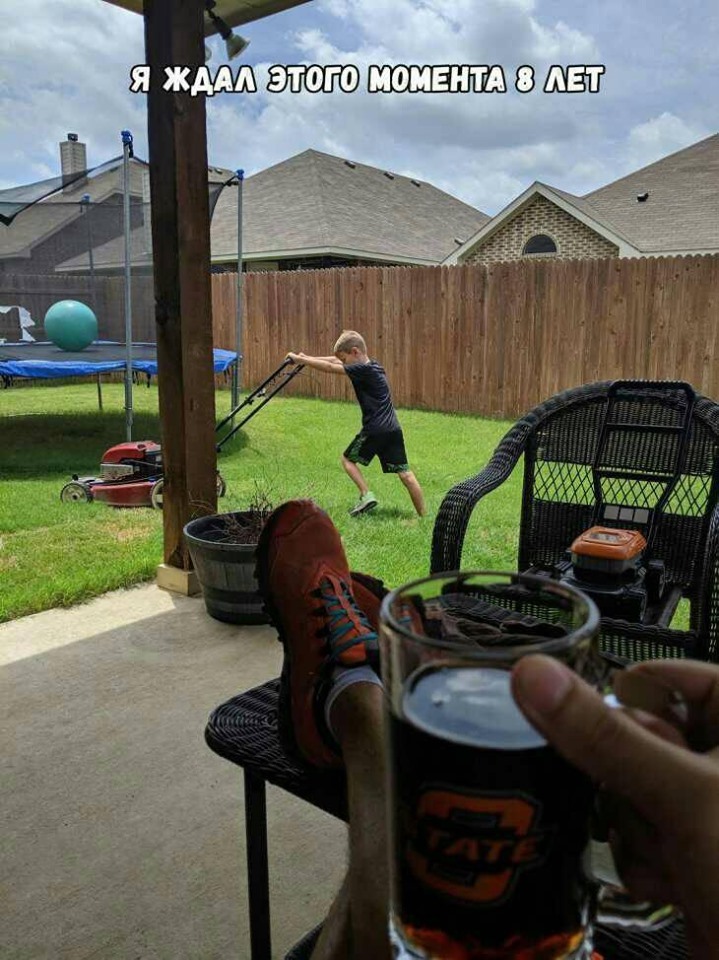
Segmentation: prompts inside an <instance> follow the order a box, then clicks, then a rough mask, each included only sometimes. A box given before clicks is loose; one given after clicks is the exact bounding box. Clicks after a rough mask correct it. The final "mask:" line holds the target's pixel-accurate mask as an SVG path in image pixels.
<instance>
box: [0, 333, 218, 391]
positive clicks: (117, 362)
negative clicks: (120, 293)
mask: <svg viewBox="0 0 719 960" xmlns="http://www.w3.org/2000/svg"><path fill="white" fill-rule="evenodd" d="M212 353H213V365H214V369H215V373H224V372H225V371H226V370H228V369H229V367H231V366H232V364H233V363H236V362H237V354H236V353H235V351H234V350H219V349H217V348H215V349H214V350H213V351H212ZM125 358H126V351H125V344H124V343H117V342H115V341H112V340H97V341H95V343H92V344H90V346H89V347H86V348H85V349H84V350H80V351H78V352H77V353H73V352H68V351H66V350H61V349H60V348H59V347H56V346H55V344H54V343H49V342H40V343H38V342H37V341H35V342H32V343H26V342H19V343H2V344H0V377H2V378H3V381H5V385H6V386H10V385H11V383H8V382H7V381H12V380H13V379H14V378H16V377H27V378H29V379H33V380H54V379H60V378H66V377H94V376H96V375H97V374H99V373H114V372H116V371H124V370H125V363H126V359H125ZM132 369H133V371H135V372H137V373H145V374H147V376H148V377H152V376H155V375H156V374H157V345H156V344H154V343H133V344H132Z"/></svg>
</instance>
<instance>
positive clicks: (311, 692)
mask: <svg viewBox="0 0 719 960" xmlns="http://www.w3.org/2000/svg"><path fill="white" fill-rule="evenodd" d="M257 581H258V584H259V588H260V592H261V594H262V596H263V599H264V601H265V605H266V607H267V612H268V613H269V615H270V617H271V618H272V622H273V623H274V625H275V627H276V628H277V632H278V633H279V636H280V640H281V641H282V645H283V648H284V662H283V666H282V678H281V681H280V701H279V718H278V719H279V731H280V737H281V739H282V741H283V744H284V746H285V749H287V750H288V752H292V753H294V754H299V755H300V756H301V757H302V758H303V759H305V760H307V761H309V762H310V763H312V764H314V765H315V766H318V767H338V766H341V765H342V757H341V754H340V751H339V748H338V745H337V743H336V742H335V740H334V738H333V736H332V734H331V733H330V731H329V730H328V728H327V724H326V722H325V716H324V705H325V700H326V698H327V693H328V691H329V689H330V687H331V686H332V673H333V671H334V669H335V667H338V666H342V667H358V666H362V665H364V664H370V665H371V666H373V667H374V669H376V670H378V669H379V662H378V643H377V634H376V632H375V631H374V630H373V629H372V628H371V626H370V623H369V621H368V619H367V617H366V616H365V614H364V613H363V612H362V611H361V610H360V608H359V607H358V606H357V602H356V600H355V598H354V597H353V595H352V592H351V589H350V571H349V567H348V565H347V558H346V556H345V552H344V549H343V547H342V541H341V540H340V535H339V533H338V532H337V529H336V528H335V526H334V524H333V523H332V521H331V520H330V518H329V517H328V516H327V514H326V513H325V512H324V510H321V509H320V508H319V507H318V506H317V505H316V504H315V503H313V502H312V501H311V500H290V501H289V502H288V503H285V504H282V506H280V507H278V508H277V509H276V510H275V511H274V513H272V514H271V516H270V517H269V519H268V521H267V523H266V524H265V527H264V529H263V531H262V534H261V536H260V540H259V543H258V546H257Z"/></svg>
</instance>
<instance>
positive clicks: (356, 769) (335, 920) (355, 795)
mask: <svg viewBox="0 0 719 960" xmlns="http://www.w3.org/2000/svg"><path fill="white" fill-rule="evenodd" d="M382 698H383V693H382V689H381V688H380V687H379V686H377V685H375V684H371V683H354V684H352V685H351V686H349V687H347V689H346V690H345V691H344V692H343V693H341V694H340V695H339V696H338V697H337V701H336V702H335V704H334V706H333V707H332V727H333V729H334V732H335V735H336V737H337V739H338V741H339V743H340V746H341V747H342V755H343V757H344V761H345V769H346V771H347V794H348V803H349V815H350V826H349V845H350V865H349V873H348V876H347V880H346V881H345V884H344V885H343V889H344V886H345V885H346V886H347V887H348V892H349V902H347V900H346V898H345V899H344V900H343V891H342V890H340V893H339V895H338V897H337V899H336V900H335V902H334V903H333V905H332V909H331V910H330V914H329V916H328V918H327V924H328V926H327V930H326V931H325V930H324V929H323V935H322V937H321V938H320V941H319V942H318V944H317V947H316V948H315V951H314V952H313V954H312V958H313V960H320V958H321V960H325V958H327V960H329V958H331V960H340V958H342V957H346V956H348V955H351V956H352V957H354V958H355V960H362V958H364V957H372V960H389V957H390V948H389V936H388V932H387V925H388V902H389V876H388V874H389V868H388V864H387V824H386V819H385V818H386V809H385V804H386V793H385V763H386V759H385V752H384V733H383V731H384V712H383V711H384V707H383V703H382ZM343 908H345V909H347V910H348V911H349V924H347V915H346V913H344V912H343ZM343 929H344V930H347V929H349V934H350V936H349V941H350V943H351V949H350V953H349V954H348V953H347V952H343V950H346V947H347V946H349V944H347V940H345V941H344V942H342V937H341V933H342V931H343ZM325 933H326V936H327V947H329V946H330V945H331V944H334V945H335V946H336V950H335V952H327V950H325V946H324V945H323V940H324V938H325ZM320 948H322V950H323V952H322V953H320V952H319V951H320Z"/></svg>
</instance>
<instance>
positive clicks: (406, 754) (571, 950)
mask: <svg viewBox="0 0 719 960" xmlns="http://www.w3.org/2000/svg"><path fill="white" fill-rule="evenodd" d="M598 626H599V615H598V612H597V609H596V607H595V606H594V604H593V603H592V601H591V600H589V599H588V598H587V597H585V596H584V595H583V594H581V593H579V592H578V591H577V590H574V589H572V588H571V587H568V586H565V585H564V584H560V583H558V582H556V581H553V580H550V579H549V578H544V577H538V576H530V575H525V574H508V573H484V572H466V573H451V574H439V575H436V576H433V577H428V578H426V579H424V580H418V581H416V582H414V583H410V584H407V585H406V586H403V587H400V588H399V589H397V590H395V591H393V592H392V593H390V594H389V595H388V596H387V597H386V598H385V600H384V602H383V605H382V611H381V655H382V675H383V678H384V681H385V684H386V687H387V693H388V710H389V716H388V731H389V734H388V736H389V745H390V763H389V770H390V772H389V777H390V782H389V818H390V837H391V850H390V858H391V880H392V894H391V897H392V899H391V911H390V916H391V921H390V924H391V930H390V932H391V937H392V941H393V945H394V948H395V951H396V954H397V955H398V956H400V957H422V958H452V960H464V958H466V960H570V958H571V960H585V958H586V960H589V958H590V957H591V954H592V930H591V912H592V897H593V893H592V891H593V884H592V880H591V877H590V876H589V873H588V865H587V864H585V856H586V855H587V851H588V846H589V821H590V813H591V807H592V802H593V788H592V784H591V782H590V781H589V779H588V778H587V777H585V776H584V775H583V774H582V773H581V772H580V771H578V770H577V769H576V768H574V767H573V766H571V765H570V764H569V763H567V762H566V761H565V760H563V759H562V758H561V757H560V756H559V754H557V753H556V752H555V751H554V750H553V749H552V747H550V746H549V745H548V744H547V742H546V741H545V740H544V739H543V738H542V736H541V735H540V734H539V733H538V732H537V731H536V730H535V729H534V728H533V727H532V726H531V725H530V724H529V722H528V721H527V720H526V719H525V717H524V715H523V714H522V712H521V711H520V710H519V708H518V707H517V706H516V704H515V703H514V700H513V698H512V695H511V691H510V672H511V669H512V666H513V665H514V664H515V663H516V662H517V660H519V658H520V657H523V656H525V655H527V654H530V653H543V654H547V655H550V656H553V657H557V658H558V659H560V660H562V661H564V662H565V663H566V664H567V665H569V666H570V667H571V668H573V669H574V670H576V671H577V672H578V673H579V674H580V675H581V676H583V677H584V678H585V679H586V680H588V681H589V682H590V683H592V684H593V685H595V686H600V685H602V683H603V681H604V677H605V670H604V667H603V663H602V661H601V659H600V657H599V654H598V651H597V646H596V636H597V632H598Z"/></svg>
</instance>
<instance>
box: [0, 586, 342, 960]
mask: <svg viewBox="0 0 719 960" xmlns="http://www.w3.org/2000/svg"><path fill="white" fill-rule="evenodd" d="M280 654H281V651H280V647H279V644H278V643H276V642H275V634H274V631H273V630H271V629H269V628H267V627H233V626H229V625H226V624H222V623H218V622H216V621H214V620H212V619H211V618H210V617H208V616H207V614H206V613H205V609H204V604H203V602H202V600H201V599H196V598H185V597H180V596H175V595H172V594H169V593H165V592H164V591H162V590H159V589H158V588H157V587H156V586H154V585H150V586H142V587H137V588H135V589H132V590H127V591H118V592H115V593H110V594H107V595H105V596H104V597H100V598H99V599H97V600H94V601H92V602H91V603H89V604H85V605H83V606H79V607H74V608H72V609H69V610H53V611H48V612H46V613H41V614H37V615H35V616H32V617H27V618H25V619H23V620H18V621H14V622H12V623H8V624H4V625H2V626H0V668H1V669H0V703H1V706H0V711H1V713H2V731H3V751H2V752H3V754H4V761H5V763H4V772H3V776H2V785H1V786H0V790H1V791H2V801H1V802H2V812H3V818H4V824H3V827H2V840H3V844H2V845H3V869H2V880H1V881H0V929H2V934H1V935H0V936H1V937H2V948H0V953H1V954H2V957H3V958H4V960H40V958H43V960H44V958H48V960H50V958H52V960H90V958H92V960H220V958H222V960H231V958H238V960H244V958H248V957H249V955H250V951H249V935H248V919H247V898H246V882H245V840H244V820H243V809H242V808H243V797H242V793H243V791H242V777H241V771H240V770H239V769H238V768H237V767H235V766H233V765H232V764H230V763H228V762H226V761H224V760H222V759H220V758H219V757H217V756H216V755H215V754H214V753H212V752H211V751H210V750H209V749H208V747H207V746H206V745H205V743H204V739H203V731H204V726H205V721H206V719H207V715H208V713H209V712H210V711H211V710H212V708H213V707H215V706H216V705H217V704H218V703H220V702H222V701H223V700H226V699H228V698H229V697H231V696H233V695H234V694H236V693H238V692H240V691H241V690H244V689H246V688H248V687H252V686H254V685H256V684H258V683H262V682H263V681H264V680H267V679H270V678H271V677H274V676H277V674H278V672H279V667H280ZM268 834H269V847H270V883H271V889H272V907H273V914H272V932H273V952H274V956H276V957H282V956H284V954H285V952H286V950H287V949H288V948H289V947H290V946H291V945H292V944H293V943H294V942H295V941H296V940H297V939H299V938H300V936H301V935H302V934H303V933H305V932H306V931H307V930H308V929H309V928H310V927H312V926H313V925H314V924H315V923H317V922H318V921H319V920H320V919H321V918H322V917H323V915H324V913H325V912H326V910H327V907H328V906H329V903H330V900H331V898H332V896H333V893H334V891H335V890H336V888H337V886H338V885H339V882H340V879H341V876H342V873H343V870H344V864H345V828H344V826H343V825H342V824H341V823H339V822H338V821H336V820H334V819H332V818H331V817H329V816H328V815H326V814H324V813H321V812H320V811H318V810H316V809H314V808H312V807H310V806H309V805H308V804H306V803H302V802H301V801H299V800H296V799H295V798H293V797H291V796H289V795H288V794H286V793H284V792H283V791H281V790H278V789H276V788H274V787H269V788H268Z"/></svg>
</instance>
